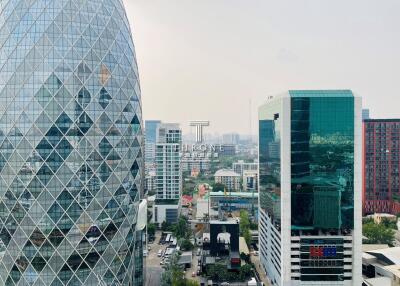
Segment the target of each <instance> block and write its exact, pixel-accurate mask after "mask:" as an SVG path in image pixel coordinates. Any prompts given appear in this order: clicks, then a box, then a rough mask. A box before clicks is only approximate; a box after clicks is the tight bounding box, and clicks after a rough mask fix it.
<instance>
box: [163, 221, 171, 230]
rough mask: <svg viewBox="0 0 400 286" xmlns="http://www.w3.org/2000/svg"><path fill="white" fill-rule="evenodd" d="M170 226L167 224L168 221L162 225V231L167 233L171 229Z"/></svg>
mask: <svg viewBox="0 0 400 286" xmlns="http://www.w3.org/2000/svg"><path fill="white" fill-rule="evenodd" d="M170 226H171V225H170V224H169V223H168V222H166V221H163V222H162V223H161V230H162V231H167V230H168V229H169V228H170Z"/></svg>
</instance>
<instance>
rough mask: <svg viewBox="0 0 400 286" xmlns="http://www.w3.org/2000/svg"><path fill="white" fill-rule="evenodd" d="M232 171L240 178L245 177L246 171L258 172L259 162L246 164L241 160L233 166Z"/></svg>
mask: <svg viewBox="0 0 400 286" xmlns="http://www.w3.org/2000/svg"><path fill="white" fill-rule="evenodd" d="M232 169H233V171H234V172H235V173H237V174H239V175H240V176H243V172H244V171H254V172H258V162H251V163H246V162H244V161H243V160H239V161H237V162H235V163H233V164H232Z"/></svg>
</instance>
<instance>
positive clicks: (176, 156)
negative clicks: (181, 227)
mask: <svg viewBox="0 0 400 286" xmlns="http://www.w3.org/2000/svg"><path fill="white" fill-rule="evenodd" d="M181 149H182V131H181V129H180V127H179V124H172V123H162V124H160V125H158V128H157V139H156V201H155V205H154V207H153V218H152V219H153V221H154V222H155V223H157V224H159V225H160V224H161V223H162V222H164V221H165V222H168V223H176V222H177V220H178V216H179V213H180V207H181V195H182V162H181V156H180V154H181Z"/></svg>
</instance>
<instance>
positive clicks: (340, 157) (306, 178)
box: [259, 90, 361, 286]
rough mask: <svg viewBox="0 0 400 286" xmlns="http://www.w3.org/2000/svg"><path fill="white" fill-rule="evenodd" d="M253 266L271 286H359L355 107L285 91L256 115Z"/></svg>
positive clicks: (346, 95)
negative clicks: (256, 251)
mask: <svg viewBox="0 0 400 286" xmlns="http://www.w3.org/2000/svg"><path fill="white" fill-rule="evenodd" d="M259 138H260V139H259V140H260V142H259V164H260V166H259V168H260V171H259V172H260V174H259V175H260V184H259V192H260V194H259V197H260V199H259V204H260V206H259V209H260V257H261V263H262V265H263V267H264V269H265V271H266V272H267V273H268V275H269V276H270V277H271V280H272V282H273V283H275V284H276V285H281V286H283V285H294V286H297V285H299V286H300V285H343V286H350V285H352V286H355V285H360V284H361V265H360V263H361V100H360V99H359V98H357V97H354V96H353V93H352V92H351V91H349V90H315V91H289V92H288V93H286V94H284V95H282V96H278V97H277V98H272V99H269V100H268V102H267V103H266V104H264V105H263V106H261V107H260V110H259Z"/></svg>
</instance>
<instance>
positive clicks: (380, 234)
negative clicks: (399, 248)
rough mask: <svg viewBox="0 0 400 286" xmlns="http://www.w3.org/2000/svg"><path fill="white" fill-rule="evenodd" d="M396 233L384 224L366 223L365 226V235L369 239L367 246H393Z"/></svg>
mask: <svg viewBox="0 0 400 286" xmlns="http://www.w3.org/2000/svg"><path fill="white" fill-rule="evenodd" d="M394 234H395V231H394V230H393V229H391V228H388V227H386V226H385V225H383V224H375V223H370V222H369V223H366V224H364V225H363V235H364V236H365V237H367V240H366V242H365V243H367V244H389V245H392V243H393V240H394Z"/></svg>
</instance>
